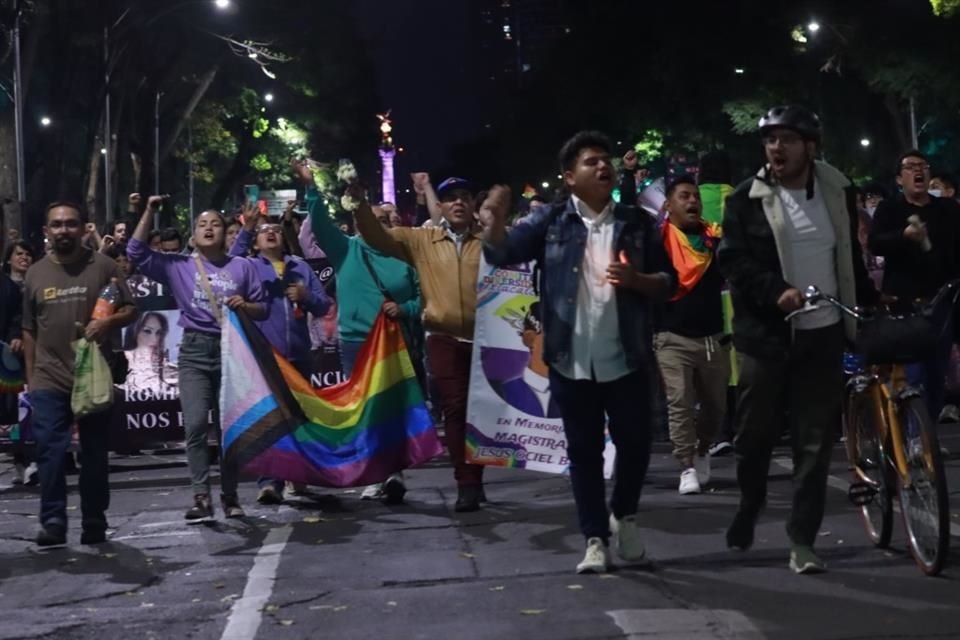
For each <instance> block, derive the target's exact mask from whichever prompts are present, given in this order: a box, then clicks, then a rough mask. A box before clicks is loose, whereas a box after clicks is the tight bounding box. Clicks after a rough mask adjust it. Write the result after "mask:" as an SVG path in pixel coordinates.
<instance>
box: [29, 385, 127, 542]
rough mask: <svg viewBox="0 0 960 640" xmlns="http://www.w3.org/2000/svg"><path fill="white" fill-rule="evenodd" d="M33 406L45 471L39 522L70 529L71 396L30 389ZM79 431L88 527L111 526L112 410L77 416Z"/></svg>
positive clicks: (83, 507) (84, 513)
mask: <svg viewBox="0 0 960 640" xmlns="http://www.w3.org/2000/svg"><path fill="white" fill-rule="evenodd" d="M30 403H31V405H32V406H33V434H34V439H35V440H36V443H37V467H38V469H39V472H40V524H41V525H43V526H44V527H48V526H49V527H56V528H63V529H66V527H67V478H66V474H65V473H64V469H63V461H64V458H65V457H66V455H67V449H68V448H69V447H70V431H71V427H72V426H73V423H74V422H75V420H74V416H73V411H72V410H71V409H70V394H68V393H64V392H62V391H52V390H46V389H38V390H36V391H31V392H30ZM76 422H77V425H78V427H79V433H80V465H81V468H80V511H81V514H82V515H81V518H82V523H83V528H84V529H100V528H106V526H107V516H106V512H107V508H108V507H109V506H110V482H109V475H108V474H109V465H108V462H107V442H108V438H109V433H110V432H109V425H110V412H109V411H106V412H102V413H96V414H93V415H90V416H85V417H83V418H80V419H79V420H76Z"/></svg>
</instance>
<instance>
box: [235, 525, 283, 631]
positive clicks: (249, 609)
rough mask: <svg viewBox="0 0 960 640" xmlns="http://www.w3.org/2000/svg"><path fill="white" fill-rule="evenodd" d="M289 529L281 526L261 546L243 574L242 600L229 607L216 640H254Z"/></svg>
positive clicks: (270, 592)
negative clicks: (248, 569)
mask: <svg viewBox="0 0 960 640" xmlns="http://www.w3.org/2000/svg"><path fill="white" fill-rule="evenodd" d="M292 531H293V527H292V526H290V525H285V526H283V527H278V528H276V529H271V530H270V532H269V533H268V534H267V537H266V539H265V540H264V541H263V546H261V547H260V551H258V552H257V557H256V558H254V560H253V567H252V568H251V569H250V573H248V574H247V585H246V587H244V589H243V596H242V597H241V598H240V599H239V600H237V601H235V602H234V603H233V608H231V609H230V617H229V618H228V619H227V626H226V628H225V629H224V630H223V635H222V636H220V640H254V638H256V637H257V631H258V630H259V629H260V623H261V621H262V620H263V608H264V607H265V606H266V604H267V601H268V600H270V596H271V594H272V593H273V585H274V583H275V582H276V580H277V569H278V568H279V567H280V556H281V555H282V554H283V549H284V547H286V546H287V540H289V539H290V533H291V532H292Z"/></svg>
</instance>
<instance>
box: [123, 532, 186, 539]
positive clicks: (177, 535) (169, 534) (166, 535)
mask: <svg viewBox="0 0 960 640" xmlns="http://www.w3.org/2000/svg"><path fill="white" fill-rule="evenodd" d="M198 535H200V532H199V531H167V532H166V533H135V534H131V535H129V536H120V537H119V538H110V539H111V540H141V539H143V538H184V537H186V536H198Z"/></svg>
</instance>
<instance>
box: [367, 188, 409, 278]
mask: <svg viewBox="0 0 960 640" xmlns="http://www.w3.org/2000/svg"><path fill="white" fill-rule="evenodd" d="M357 195H360V194H354V198H355V199H357V200H360V206H359V207H357V210H356V211H354V212H353V219H354V222H355V223H356V225H357V231H358V232H359V233H360V236H361V237H362V238H363V240H364V241H365V242H366V243H367V244H368V245H370V246H371V247H373V248H374V249H376V250H377V251H379V252H380V253H385V254H386V255H388V256H393V257H394V258H399V259H400V260H403V261H404V262H411V260H410V257H409V256H408V255H407V252H406V250H405V249H404V244H403V240H404V238H405V237H406V236H405V235H404V232H411V231H415V230H411V229H397V230H396V233H394V234H391V233H389V232H388V231H387V230H386V229H384V228H383V225H382V224H380V221H379V220H377V217H376V216H375V215H373V209H371V208H370V203H369V202H367V200H366V198H362V199H361V198H358V197H356V196H357Z"/></svg>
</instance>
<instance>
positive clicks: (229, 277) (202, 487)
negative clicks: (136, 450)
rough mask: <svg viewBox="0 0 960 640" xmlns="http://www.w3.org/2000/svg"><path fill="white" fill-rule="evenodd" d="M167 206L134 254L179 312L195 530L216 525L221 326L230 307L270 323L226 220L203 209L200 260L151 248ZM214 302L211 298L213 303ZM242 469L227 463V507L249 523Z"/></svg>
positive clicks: (140, 234) (156, 203)
mask: <svg viewBox="0 0 960 640" xmlns="http://www.w3.org/2000/svg"><path fill="white" fill-rule="evenodd" d="M162 202H163V198H162V197H161V196H151V197H150V199H149V200H148V201H147V208H146V210H145V211H144V212H143V217H141V218H140V224H138V225H137V229H136V231H134V233H133V238H131V240H130V243H129V244H128V245H127V255H128V256H129V257H130V261H131V262H133V263H134V264H135V265H136V266H137V268H138V269H139V270H140V273H142V274H144V275H145V276H147V277H148V278H151V279H153V280H156V281H157V282H160V283H163V284H165V285H167V286H168V287H169V288H170V291H171V294H172V295H173V298H174V299H175V300H176V301H177V307H178V308H179V309H180V322H179V324H180V326H181V327H183V341H182V343H181V345H180V357H179V362H178V365H179V370H180V405H181V408H182V410H183V423H184V428H185V430H186V439H187V464H188V466H189V467H190V476H191V482H192V485H193V494H194V499H193V507H191V508H190V509H189V510H188V511H187V513H186V515H185V518H186V519H187V522H188V523H190V524H194V523H200V522H209V521H211V520H212V519H213V502H212V501H211V499H210V461H209V457H208V452H207V424H208V416H209V415H210V414H211V412H213V415H214V416H215V420H214V422H215V424H216V425H217V430H218V431H219V430H220V418H219V415H218V408H219V406H220V400H219V397H220V371H221V368H220V327H221V324H222V322H223V305H224V304H225V305H227V306H228V307H229V308H230V309H233V310H234V311H242V312H244V313H246V314H247V315H248V316H250V317H251V318H252V319H254V320H263V319H265V318H266V317H267V313H268V311H267V306H266V305H265V304H264V303H263V300H264V297H265V296H264V292H263V288H262V287H261V286H260V280H259V279H258V278H257V274H256V272H255V271H254V268H253V266H252V265H251V264H250V263H249V262H248V261H247V260H243V259H236V258H230V257H229V256H227V254H226V241H225V231H226V224H225V221H224V219H223V216H222V215H220V213H219V212H217V211H204V212H203V213H202V214H200V216H199V217H198V218H197V220H196V223H195V225H194V229H193V246H194V247H195V248H196V251H195V252H194V254H193V255H189V256H187V255H182V254H173V253H157V252H156V251H152V250H151V249H150V247H149V246H148V245H147V235H148V234H149V233H150V229H151V228H152V227H153V216H154V214H155V213H156V212H157V211H158V210H159V209H160V204H161V203H162ZM211 298H212V300H211ZM237 475H238V469H236V467H234V466H233V465H231V464H230V463H229V461H228V460H225V459H223V458H221V460H220V488H221V495H220V501H221V505H222V507H223V512H224V515H226V517H228V518H241V517H243V515H244V513H243V509H242V508H241V507H240V502H239V501H238V499H237Z"/></svg>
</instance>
